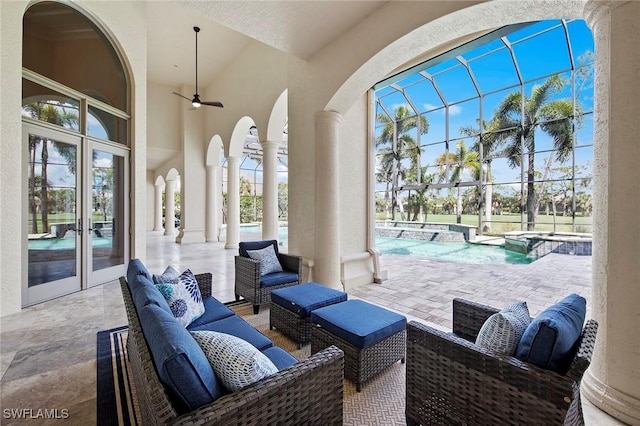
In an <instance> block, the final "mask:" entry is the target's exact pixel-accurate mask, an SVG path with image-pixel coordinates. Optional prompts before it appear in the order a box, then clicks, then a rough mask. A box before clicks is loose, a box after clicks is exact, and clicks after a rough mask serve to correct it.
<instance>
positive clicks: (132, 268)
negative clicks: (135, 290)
mask: <svg viewBox="0 0 640 426" xmlns="http://www.w3.org/2000/svg"><path fill="white" fill-rule="evenodd" d="M136 275H143V276H144V277H145V278H148V279H151V274H150V273H149V271H148V270H147V267H146V266H144V263H142V261H141V260H140V259H131V260H130V261H129V265H127V283H128V284H129V288H131V282H132V281H133V277H135V276H136Z"/></svg>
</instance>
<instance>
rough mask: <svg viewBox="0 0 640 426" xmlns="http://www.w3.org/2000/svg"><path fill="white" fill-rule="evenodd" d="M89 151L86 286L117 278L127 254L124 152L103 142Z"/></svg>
mask: <svg viewBox="0 0 640 426" xmlns="http://www.w3.org/2000/svg"><path fill="white" fill-rule="evenodd" d="M94 145H98V144H97V143H94ZM91 152H92V156H91V164H92V167H91V175H90V176H89V179H90V187H91V189H90V191H89V193H90V196H91V200H92V201H91V206H90V209H91V211H90V212H89V214H88V217H89V218H90V222H89V234H90V235H89V241H90V245H89V247H90V253H89V255H90V262H89V267H90V270H91V271H92V272H93V276H92V279H91V281H90V282H89V286H92V285H97V284H101V283H103V282H106V281H109V280H113V279H117V277H118V276H119V275H122V273H123V272H124V266H125V261H126V259H127V257H128V233H127V232H126V231H127V228H128V226H127V224H128V218H127V217H126V215H125V213H126V212H127V211H128V210H127V209H126V203H127V202H128V196H127V194H128V190H127V188H126V179H125V177H126V173H127V170H126V165H127V164H128V162H127V161H126V153H125V152H118V150H117V149H113V148H111V147H107V146H104V147H101V148H100V149H92V151H91Z"/></svg>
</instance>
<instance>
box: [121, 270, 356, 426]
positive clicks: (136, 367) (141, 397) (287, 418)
mask: <svg viewBox="0 0 640 426" xmlns="http://www.w3.org/2000/svg"><path fill="white" fill-rule="evenodd" d="M196 280H197V281H198V286H199V287H200V292H201V293H202V297H208V296H210V295H211V274H210V273H207V274H199V275H196ZM120 286H121V288H122V297H123V299H124V305H125V308H126V311H127V318H128V320H129V334H128V338H127V354H128V359H129V364H130V367H131V373H130V374H131V376H132V377H133V382H134V385H135V391H136V397H137V402H138V411H137V413H138V414H139V416H138V418H137V420H138V424H141V425H165V424H166V425H216V426H224V425H226V426H232V425H233V426H235V425H258V424H259V425H282V424H289V425H297V424H319V425H320V424H321V425H341V424H342V413H343V400H342V398H343V384H342V383H343V377H344V370H343V368H344V367H343V363H344V354H343V352H342V351H341V350H340V349H338V348H336V347H335V346H332V347H329V348H326V349H324V350H322V351H321V352H318V353H317V354H314V355H312V356H310V357H309V358H307V359H305V360H303V361H299V362H298V363H296V364H294V365H292V366H291V367H289V368H286V369H284V370H282V371H279V372H278V373H276V374H273V375H271V376H269V377H266V378H264V379H262V380H260V381H258V382H256V383H254V384H252V385H249V386H247V387H245V388H243V389H241V390H239V391H237V392H234V393H230V394H228V395H225V396H223V397H220V398H218V399H216V400H215V401H213V402H211V403H209V404H206V405H203V406H202V407H200V408H198V409H196V410H193V411H191V412H189V413H186V414H182V415H178V413H177V411H176V409H175V407H174V406H173V405H172V403H171V400H170V399H169V396H168V395H167V392H166V391H165V389H164V387H163V386H162V383H161V382H160V379H159V378H158V374H157V372H156V369H155V367H154V364H153V359H152V358H151V353H150V352H149V346H148V345H147V342H146V340H145V338H144V334H143V332H142V328H141V325H140V319H139V318H138V314H137V312H136V308H135V305H134V303H133V300H132V298H131V292H130V290H129V285H128V284H127V279H126V278H125V277H120ZM131 376H130V377H131Z"/></svg>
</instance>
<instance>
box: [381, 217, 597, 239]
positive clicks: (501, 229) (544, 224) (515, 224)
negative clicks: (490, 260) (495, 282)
mask: <svg viewBox="0 0 640 426" xmlns="http://www.w3.org/2000/svg"><path fill="white" fill-rule="evenodd" d="M376 219H377V220H385V219H387V220H390V219H391V218H390V217H388V218H387V217H385V214H384V213H378V214H377V215H376ZM491 219H492V223H491V231H490V232H488V234H491V235H494V234H495V235H504V233H505V232H509V231H519V230H520V214H503V215H495V214H494V215H493V216H492V218H491ZM396 220H398V221H400V220H401V217H400V215H396ZM525 220H526V216H525ZM571 220H572V218H571V217H570V216H556V217H555V229H554V217H553V216H552V215H546V214H539V215H538V216H537V217H536V231H545V232H572V230H571ZM425 221H426V222H433V223H456V215H455V214H430V215H428V216H427V218H426V220H425ZM462 223H463V224H464V225H471V226H478V216H477V215H470V214H465V215H462ZM591 225H592V218H591V217H581V216H580V217H576V229H575V232H586V233H590V232H592V227H591ZM524 229H525V230H526V225H525V227H524Z"/></svg>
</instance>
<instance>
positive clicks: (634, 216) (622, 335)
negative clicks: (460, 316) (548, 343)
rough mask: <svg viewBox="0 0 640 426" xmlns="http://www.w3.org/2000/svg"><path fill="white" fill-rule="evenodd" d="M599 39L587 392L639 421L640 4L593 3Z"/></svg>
mask: <svg viewBox="0 0 640 426" xmlns="http://www.w3.org/2000/svg"><path fill="white" fill-rule="evenodd" d="M586 8H587V9H586V12H587V13H586V16H587V22H588V23H589V26H590V27H591V29H592V31H593V35H594V41H595V53H596V63H595V94H594V98H595V109H594V167H593V199H594V209H593V288H592V301H593V302H592V304H593V306H592V307H591V310H592V316H593V317H594V318H595V319H596V320H597V321H598V323H599V328H598V336H597V339H596V347H595V350H594V353H593V358H592V361H591V366H590V367H589V369H588V370H587V372H586V374H585V376H584V379H583V382H582V395H583V396H584V397H586V398H587V399H588V400H589V401H591V402H592V403H593V404H594V405H596V406H597V407H598V408H600V409H601V410H603V411H604V412H606V413H608V414H609V415H611V416H613V417H615V418H617V419H619V420H621V421H622V422H624V423H628V424H634V425H638V424H640V340H639V339H638V336H639V334H638V323H639V321H638V320H639V319H640V291H639V290H638V286H639V285H640V221H639V220H638V212H639V211H640V191H639V190H638V182H640V167H638V159H640V140H639V137H640V120H638V117H640V84H638V80H639V79H640V71H639V70H640V55H638V54H637V52H638V47H637V46H638V45H639V44H640V2H635V1H630V2H617V1H611V2H590V3H588V4H587V6H586Z"/></svg>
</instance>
